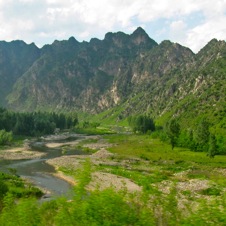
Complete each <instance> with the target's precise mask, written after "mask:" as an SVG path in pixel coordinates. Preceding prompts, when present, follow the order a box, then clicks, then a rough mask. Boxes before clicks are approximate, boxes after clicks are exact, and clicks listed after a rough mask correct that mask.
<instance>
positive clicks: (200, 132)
mask: <svg viewBox="0 0 226 226" xmlns="http://www.w3.org/2000/svg"><path fill="white" fill-rule="evenodd" d="M209 126H210V124H209V122H208V121H207V119H206V118H202V120H201V121H200V123H199V124H198V127H197V130H196V136H195V140H196V143H197V151H208V149H209V144H208V143H209V137H210V132H209Z"/></svg>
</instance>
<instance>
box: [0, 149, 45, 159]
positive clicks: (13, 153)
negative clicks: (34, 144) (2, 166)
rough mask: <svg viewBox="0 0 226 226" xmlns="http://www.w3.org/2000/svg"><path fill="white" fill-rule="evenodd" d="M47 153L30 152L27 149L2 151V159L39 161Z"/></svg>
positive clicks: (0, 155)
mask: <svg viewBox="0 0 226 226" xmlns="http://www.w3.org/2000/svg"><path fill="white" fill-rule="evenodd" d="M45 155H46V153H44V152H38V151H33V150H28V149H26V148H10V149H5V150H1V151H0V159H2V160H23V159H38V158H41V157H43V156H45Z"/></svg>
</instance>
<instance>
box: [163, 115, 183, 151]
mask: <svg viewBox="0 0 226 226" xmlns="http://www.w3.org/2000/svg"><path fill="white" fill-rule="evenodd" d="M166 134H167V135H168V137H169V139H170V143H171V146H172V150H173V149H174V147H175V146H176V144H177V141H178V137H179V135H180V125H179V123H178V120H177V119H175V118H173V119H171V120H170V121H169V122H167V123H166Z"/></svg>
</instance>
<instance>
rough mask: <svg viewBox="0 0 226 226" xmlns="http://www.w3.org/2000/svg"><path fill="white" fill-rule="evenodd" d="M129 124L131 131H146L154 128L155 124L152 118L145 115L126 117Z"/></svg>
mask: <svg viewBox="0 0 226 226" xmlns="http://www.w3.org/2000/svg"><path fill="white" fill-rule="evenodd" d="M128 122H129V126H130V127H131V128H132V130H133V132H134V133H136V132H138V133H143V134H145V133H147V132H148V131H154V130H155V124H154V121H153V119H151V118H150V117H148V116H146V115H138V116H130V117H128Z"/></svg>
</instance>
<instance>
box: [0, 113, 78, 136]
mask: <svg viewBox="0 0 226 226" xmlns="http://www.w3.org/2000/svg"><path fill="white" fill-rule="evenodd" d="M77 124H78V116H77V114H76V113H75V112H69V113H65V114H63V113H60V114H56V113H48V112H33V113H15V112H14V113H13V112H9V111H7V110H5V109H1V111H0V129H4V130H6V131H13V133H14V134H16V135H25V136H40V135H44V134H51V133H54V131H55V129H56V128H59V129H70V128H74V127H75V126H76V125H77Z"/></svg>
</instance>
